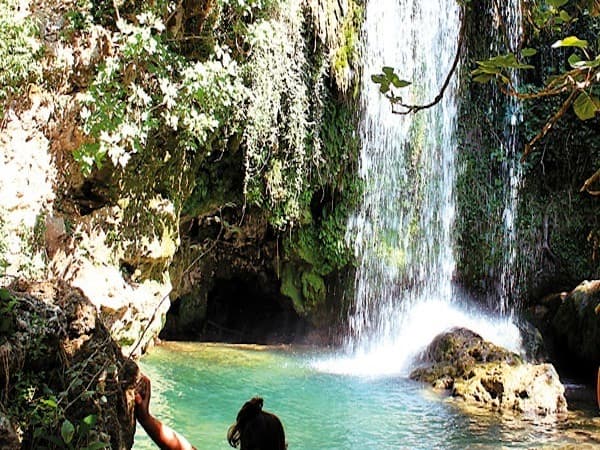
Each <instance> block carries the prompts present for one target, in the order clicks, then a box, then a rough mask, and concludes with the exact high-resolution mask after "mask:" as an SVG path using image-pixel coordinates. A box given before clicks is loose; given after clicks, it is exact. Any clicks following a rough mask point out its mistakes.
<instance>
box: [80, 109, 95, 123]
mask: <svg viewBox="0 0 600 450" xmlns="http://www.w3.org/2000/svg"><path fill="white" fill-rule="evenodd" d="M79 115H80V116H81V118H82V119H83V120H87V119H89V118H90V116H91V115H92V112H91V111H90V110H89V109H88V108H86V107H85V106H84V107H83V108H81V111H79Z"/></svg>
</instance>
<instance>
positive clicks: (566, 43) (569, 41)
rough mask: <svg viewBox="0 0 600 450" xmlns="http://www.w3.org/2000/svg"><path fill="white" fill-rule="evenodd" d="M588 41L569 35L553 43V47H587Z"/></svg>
mask: <svg viewBox="0 0 600 450" xmlns="http://www.w3.org/2000/svg"><path fill="white" fill-rule="evenodd" d="M587 46H588V41H585V40H582V39H579V38H578V37H577V36H569V37H566V38H564V39H561V40H559V41H556V42H555V43H554V44H552V48H558V47H579V48H587Z"/></svg>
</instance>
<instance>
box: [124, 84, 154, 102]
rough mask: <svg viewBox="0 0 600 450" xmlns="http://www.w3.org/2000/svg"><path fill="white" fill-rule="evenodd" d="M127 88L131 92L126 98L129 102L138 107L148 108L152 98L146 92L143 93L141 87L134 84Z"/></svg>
mask: <svg viewBox="0 0 600 450" xmlns="http://www.w3.org/2000/svg"><path fill="white" fill-rule="evenodd" d="M129 88H130V89H131V91H132V92H131V95H130V96H129V98H128V100H129V102H131V103H133V104H135V105H139V106H148V105H149V104H150V103H152V97H150V96H149V95H148V94H147V93H146V91H144V88H143V87H141V86H138V85H137V84H135V83H131V85H130V86H129Z"/></svg>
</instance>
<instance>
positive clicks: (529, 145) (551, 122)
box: [521, 89, 579, 161]
mask: <svg viewBox="0 0 600 450" xmlns="http://www.w3.org/2000/svg"><path fill="white" fill-rule="evenodd" d="M578 92H579V90H577V89H573V90H572V91H571V93H570V94H569V96H568V97H567V99H566V100H565V101H564V103H563V104H562V106H561V107H560V109H559V110H558V111H556V113H555V114H554V115H553V116H552V117H550V119H548V121H547V122H546V124H545V125H544V127H543V128H542V129H541V130H540V131H539V133H538V134H536V135H535V136H534V137H533V139H531V140H530V141H529V142H528V143H527V144H525V150H524V151H523V156H521V161H524V160H525V158H527V155H529V153H531V150H532V149H533V146H534V145H535V144H536V143H537V142H538V141H539V140H540V139H542V138H543V137H544V136H546V134H547V133H548V131H550V128H552V127H553V126H554V124H555V123H556V122H558V120H559V119H560V118H561V117H562V116H563V115H564V114H565V113H566V112H567V110H568V109H569V107H570V106H571V105H572V104H573V101H575V95H576V94H577V93H578Z"/></svg>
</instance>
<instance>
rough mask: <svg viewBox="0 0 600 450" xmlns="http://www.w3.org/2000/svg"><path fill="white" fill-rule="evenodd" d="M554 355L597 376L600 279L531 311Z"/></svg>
mask: <svg viewBox="0 0 600 450" xmlns="http://www.w3.org/2000/svg"><path fill="white" fill-rule="evenodd" d="M530 313H531V315H532V317H533V318H534V320H535V321H536V324H537V325H538V326H539V327H540V329H541V330H542V333H543V334H544V337H545V340H546V342H547V344H548V347H549V349H550V351H551V352H552V354H553V356H554V357H555V358H556V359H557V360H559V361H560V362H562V363H564V364H566V365H568V366H570V367H571V368H577V369H579V371H580V372H581V373H582V374H586V376H587V375H589V374H594V373H595V372H596V370H597V368H598V361H600V280H595V281H584V282H583V283H581V284H580V285H579V286H577V287H576V288H575V289H574V290H573V291H571V292H568V293H567V292H563V293H560V294H554V295H551V296H548V297H545V298H544V299H542V300H541V301H540V302H539V303H538V304H537V305H534V306H533V307H532V308H531V309H530Z"/></svg>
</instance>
